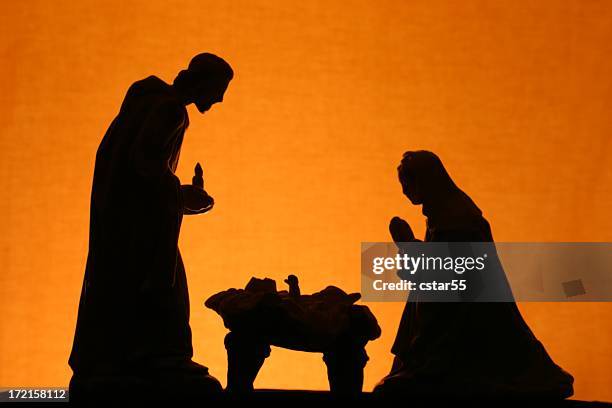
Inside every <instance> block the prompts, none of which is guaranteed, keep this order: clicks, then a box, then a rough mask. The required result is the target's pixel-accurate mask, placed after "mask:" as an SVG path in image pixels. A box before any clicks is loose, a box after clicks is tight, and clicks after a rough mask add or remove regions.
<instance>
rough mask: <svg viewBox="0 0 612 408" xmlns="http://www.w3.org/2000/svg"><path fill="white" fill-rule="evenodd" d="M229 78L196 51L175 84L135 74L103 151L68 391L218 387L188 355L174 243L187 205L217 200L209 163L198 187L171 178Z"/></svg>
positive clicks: (194, 207) (191, 208)
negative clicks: (188, 137) (194, 112)
mask: <svg viewBox="0 0 612 408" xmlns="http://www.w3.org/2000/svg"><path fill="white" fill-rule="evenodd" d="M232 78H233V71H232V69H231V67H230V66H229V65H228V64H227V62H225V61H224V60H223V59H221V58H219V57H217V56H215V55H212V54H207V53H205V54H200V55H197V56H195V57H194V58H193V59H192V60H191V62H190V63H189V67H188V68H187V69H186V70H183V71H181V72H180V73H179V74H178V76H177V77H176V79H175V80H174V83H173V84H172V85H170V84H167V83H165V82H164V81H162V80H161V79H159V78H157V77H155V76H150V77H148V78H146V79H143V80H141V81H138V82H136V83H134V84H133V85H132V86H131V87H130V89H129V90H128V92H127V95H126V96H125V99H124V101H123V104H122V105H121V109H120V111H119V114H118V115H117V117H116V118H115V119H114V120H113V122H112V123H111V125H110V127H109V128H108V130H107V132H106V134H105V136H104V139H103V140H102V143H101V144H100V147H99V148H98V152H97V155H96V165H95V170H94V178H93V187H92V195H91V209H90V235H89V254H88V257H87V266H86V270H85V278H84V281H83V288H82V292H81V300H80V303H79V314H78V319H77V326H76V333H75V337H74V344H73V347H72V353H71V355H70V360H69V364H70V367H71V368H72V370H73V372H74V375H73V378H72V381H71V391H70V392H71V399H76V400H78V399H86V398H98V397H99V396H107V397H112V395H117V394H118V393H119V395H123V396H126V395H129V396H136V397H137V396H139V395H140V396H151V397H154V398H158V397H165V396H168V397H172V398H176V397H182V396H185V397H194V396H200V395H211V394H215V393H218V392H220V391H221V386H220V384H219V382H218V381H217V380H216V379H214V378H213V377H211V376H209V375H208V369H207V368H206V367H204V366H201V365H199V364H197V363H195V362H193V361H192V360H191V358H192V356H193V349H192V344H191V329H190V327H189V294H188V291H187V280H186V276H185V269H184V266H183V262H182V260H181V254H180V252H179V249H178V239H179V231H180V227H181V221H182V217H183V215H184V214H201V213H205V212H207V211H208V210H210V209H211V208H212V206H213V204H214V202H213V199H212V197H210V196H209V195H208V194H207V193H206V191H205V190H204V180H203V177H202V168H201V167H200V165H199V164H198V165H197V166H196V169H195V175H194V178H193V184H191V185H181V182H180V180H179V179H178V178H177V176H176V175H175V171H176V167H177V164H178V160H179V154H180V150H181V144H182V142H183V136H184V133H185V130H186V129H187V126H188V123H189V120H188V115H187V110H186V106H187V105H189V104H191V103H194V104H195V105H196V107H197V109H198V110H199V111H200V112H201V113H204V112H206V111H207V110H209V109H210V108H211V106H212V105H213V104H215V103H218V102H221V101H223V95H224V93H225V91H226V89H227V87H228V84H229V82H230V81H231V79H232Z"/></svg>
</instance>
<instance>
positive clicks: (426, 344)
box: [377, 152, 573, 398]
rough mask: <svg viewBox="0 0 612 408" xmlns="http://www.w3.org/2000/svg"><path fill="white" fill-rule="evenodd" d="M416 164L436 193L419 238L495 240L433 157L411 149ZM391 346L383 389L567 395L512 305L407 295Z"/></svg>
mask: <svg viewBox="0 0 612 408" xmlns="http://www.w3.org/2000/svg"><path fill="white" fill-rule="evenodd" d="M414 166H415V167H416V170H415V171H416V172H417V173H419V174H417V176H418V177H420V179H421V180H422V182H423V183H425V185H424V186H423V190H425V191H426V194H427V195H428V196H431V197H434V198H435V200H432V201H429V202H427V203H425V204H424V205H423V214H424V215H425V216H426V217H427V229H426V236H425V242H493V235H492V233H491V228H490V226H489V223H488V222H487V220H486V219H485V218H484V217H483V216H482V212H481V211H480V209H479V208H478V207H477V206H476V204H475V203H474V202H473V201H472V200H471V199H470V198H469V197H468V196H467V195H466V194H465V193H464V192H463V191H461V190H460V189H459V188H457V187H456V186H455V184H454V183H453V182H452V180H451V179H450V177H449V176H448V174H447V173H446V171H445V170H444V169H443V167H442V164H441V162H439V160H437V158H436V159H435V160H434V159H432V158H431V156H430V154H428V152H416V153H415V164H414ZM504 279H505V277H504ZM508 289H509V288H508ZM409 296H411V297H412V296H418V294H412V293H411V294H410V295H409ZM391 351H392V353H393V354H394V355H395V356H396V357H395V360H394V363H393V367H392V370H391V373H390V374H389V375H388V376H387V377H385V378H384V379H383V381H382V382H381V383H380V384H379V386H377V388H379V389H380V390H381V391H382V390H384V389H388V390H389V391H391V392H402V393H404V392H406V393H412V394H415V395H418V394H427V395H438V396H441V395H453V396H464V397H466V396H483V395H484V396H496V397H500V396H515V397H520V396H537V397H544V398H548V397H549V398H567V397H569V396H571V395H572V394H573V386H572V384H573V377H572V376H571V375H570V374H569V373H567V372H565V371H564V370H563V369H561V368H560V367H559V366H557V365H556V364H555V363H554V362H553V360H552V359H551V358H550V356H549V355H548V353H547V352H546V349H545V348H544V346H543V345H542V343H540V341H538V339H537V338H536V336H535V335H534V334H533V332H532V331H531V330H530V328H529V326H528V325H527V323H526V322H525V320H524V319H523V317H522V316H521V313H520V311H519V309H518V307H517V305H516V303H515V302H497V303H484V302H458V303H434V302H419V301H418V299H412V298H409V301H408V302H407V303H406V306H405V309H404V312H403V314H402V318H401V321H400V325H399V328H398V331H397V335H396V338H395V342H394V344H393V347H392V350H391Z"/></svg>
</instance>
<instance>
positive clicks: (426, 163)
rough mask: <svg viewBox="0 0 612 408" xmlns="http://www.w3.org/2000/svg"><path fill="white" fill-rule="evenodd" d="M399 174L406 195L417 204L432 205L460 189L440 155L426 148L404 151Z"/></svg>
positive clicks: (398, 169) (398, 170)
mask: <svg viewBox="0 0 612 408" xmlns="http://www.w3.org/2000/svg"><path fill="white" fill-rule="evenodd" d="M397 174H398V177H399V181H400V184H401V185H402V191H403V193H404V195H405V196H406V197H408V199H409V200H410V201H411V202H412V203H413V204H415V205H419V204H424V205H431V204H433V203H435V202H437V201H439V200H441V199H444V198H445V197H448V196H449V195H451V194H452V193H456V192H458V191H460V190H459V188H458V187H457V186H456V185H455V183H454V182H453V180H452V179H451V178H450V176H449V175H448V172H447V171H446V169H445V168H444V165H443V164H442V161H440V159H439V158H438V156H436V155H435V154H434V153H432V152H428V151H426V150H418V151H409V152H406V153H404V156H403V157H402V161H401V163H400V165H399V166H398V168H397Z"/></svg>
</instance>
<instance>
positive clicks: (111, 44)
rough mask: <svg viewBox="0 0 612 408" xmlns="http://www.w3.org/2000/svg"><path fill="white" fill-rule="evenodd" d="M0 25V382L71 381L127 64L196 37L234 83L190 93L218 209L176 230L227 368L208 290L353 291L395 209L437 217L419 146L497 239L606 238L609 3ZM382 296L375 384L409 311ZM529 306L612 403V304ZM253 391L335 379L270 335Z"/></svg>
mask: <svg viewBox="0 0 612 408" xmlns="http://www.w3.org/2000/svg"><path fill="white" fill-rule="evenodd" d="M0 38H1V40H0V44H1V47H0V52H1V58H2V64H1V66H0V78H1V80H2V92H1V93H0V132H1V133H0V143H1V145H0V191H1V194H2V200H1V201H0V214H2V224H1V227H0V228H1V234H0V245H1V246H0V316H1V323H0V386H7V387H8V386H61V385H66V384H67V383H68V380H69V378H70V370H69V367H68V365H67V358H68V354H69V351H70V347H71V343H72V336H73V333H74V324H75V318H76V311H77V304H78V296H79V292H80V287H81V282H82V276H83V269H84V265H85V257H86V253H87V234H88V211H89V192H90V187H91V185H90V184H91V177H92V171H93V164H94V156H95V151H96V148H97V146H98V143H99V142H100V140H101V138H102V135H103V133H104V131H105V130H106V127H107V126H108V125H109V123H110V121H111V120H112V118H113V117H114V115H115V114H116V112H117V110H118V108H119V106H120V103H121V101H122V98H123V96H124V94H125V91H126V90H127V88H128V87H129V85H130V84H131V83H132V82H134V81H136V80H138V79H141V78H143V77H145V76H148V75H150V74H156V75H158V76H160V77H161V78H162V79H165V80H166V81H171V80H172V79H173V78H174V75H175V74H176V73H177V72H178V70H179V69H181V68H183V67H185V66H186V64H187V62H188V61H189V59H190V58H191V56H193V55H194V54H196V53H198V52H202V51H210V52H214V53H218V54H219V55H221V56H223V57H225V58H226V59H227V60H228V61H229V62H230V63H231V64H232V65H233V66H234V68H235V71H236V77H235V79H234V81H233V82H232V84H231V86H230V89H229V91H228V93H227V95H226V98H225V102H224V103H223V104H222V105H216V106H215V107H214V108H213V110H212V111H211V112H209V113H207V114H206V115H205V116H200V115H199V114H197V112H196V111H195V109H193V107H190V109H189V112H190V115H191V122H192V124H191V127H190V129H189V130H188V133H187V136H186V140H185V143H184V145H183V153H182V157H181V163H180V168H179V171H178V173H179V176H180V177H181V178H182V179H183V180H184V181H185V182H189V180H190V177H191V170H192V168H193V165H194V164H195V162H196V161H202V163H203V165H204V168H205V175H206V182H207V189H208V190H209V192H210V193H211V194H212V195H214V196H215V198H216V202H217V205H216V207H215V208H214V210H213V211H212V212H211V213H209V214H207V215H203V216H199V217H191V218H186V219H185V221H184V224H183V230H182V236H181V248H182V252H183V257H184V260H185V263H186V266H187V272H188V278H189V284H190V292H191V302H192V320H191V321H192V328H193V333H194V347H195V352H196V355H195V358H196V360H197V361H200V362H201V363H203V364H205V365H207V366H209V367H210V369H211V372H212V374H213V375H216V376H217V377H219V378H221V379H222V380H223V382H224V381H225V370H226V361H225V350H224V347H223V336H224V334H225V329H224V328H223V325H222V323H221V320H220V319H219V318H218V317H217V316H216V315H215V314H214V313H213V312H212V311H210V310H207V309H205V308H204V307H203V306H202V303H203V301H204V299H206V298H207V297H208V296H209V295H211V294H213V293H215V292H217V291H219V290H222V289H225V288H227V287H230V286H234V287H241V286H243V285H244V284H245V283H246V282H247V280H248V278H249V277H250V276H252V275H255V276H259V277H263V276H268V277H271V278H274V279H276V280H277V281H279V282H280V281H281V280H282V278H284V277H285V276H286V275H287V274H289V273H295V274H297V275H298V276H299V277H300V278H301V281H302V287H303V291H305V292H310V291H315V290H319V289H321V288H322V287H324V286H325V285H327V284H335V285H339V286H342V287H343V288H346V289H348V290H354V291H357V290H359V259H360V255H359V251H360V242H361V241H386V240H388V236H387V223H388V220H389V219H390V217H392V216H393V215H396V214H397V215H401V216H403V217H405V218H407V219H408V220H409V221H410V222H411V223H412V225H413V226H414V227H415V230H416V231H417V232H418V233H419V234H422V233H423V218H422V216H421V215H420V212H419V209H418V208H414V207H410V206H409V205H408V203H407V201H406V200H405V199H404V198H403V197H402V195H401V192H400V187H399V185H398V183H397V181H396V175H395V167H396V165H397V163H398V160H399V159H400V157H401V154H402V152H403V151H405V150H407V149H417V148H426V149H429V150H432V151H435V152H437V153H438V154H439V155H440V156H441V157H442V159H443V161H444V162H445V163H446V166H447V168H448V169H449V171H450V173H451V174H452V175H453V176H454V178H455V180H456V181H457V183H458V184H459V185H460V186H462V187H463V188H464V190H465V191H466V192H468V193H469V194H470V195H471V196H472V197H473V198H474V200H475V201H476V202H477V203H478V204H479V206H480V207H481V208H482V209H483V211H484V212H485V216H486V217H487V218H488V219H489V220H490V221H491V223H492V226H493V230H494V233H495V237H496V239H497V240H498V241H612V218H610V210H611V209H612V188H611V186H612V169H611V167H610V165H609V162H608V160H609V159H610V154H611V153H612V148H611V146H610V140H611V137H610V131H611V122H610V112H611V108H612V105H611V102H612V93H611V89H612V76H611V75H610V72H612V52H611V51H612V41H611V39H612V4H611V3H609V2H606V1H580V0H577V1H557V0H554V1H537V2H531V1H495V2H491V1H467V2H455V1H452V0H449V1H423V2H405V1H384V0H379V1H375V2H372V1H342V2H340V1H338V2H330V1H323V0H321V1H313V0H311V1H306V2H297V1H296V2H287V1H282V0H278V1H259V2H254V1H216V2H209V1H202V0H184V1H181V2H176V3H175V4H170V3H169V2H166V1H161V0H159V1H153V0H146V1H138V2H130V1H125V0H121V1H104V2H103V1H99V2H90V1H79V2H75V1H66V0H61V1H60V0H55V1H50V0H49V1H27V2H26V1H23V2H5V3H4V4H3V12H2V16H1V17H0ZM370 307H371V308H372V309H373V311H374V312H375V313H376V315H377V316H378V318H379V321H380V324H381V326H382V328H383V337H382V339H380V340H378V341H376V342H374V343H371V344H370V345H369V346H368V353H369V354H370V357H371V361H370V363H369V365H368V367H367V369H366V389H371V388H372V387H373V385H374V384H375V383H376V382H377V381H378V380H379V379H380V378H381V377H382V376H383V375H384V374H386V372H387V371H388V369H389V367H390V363H391V355H390V352H389V349H390V344H391V342H392V340H393V338H394V335H395V330H396V327H397V324H398V320H399V315H400V311H401V309H402V307H403V305H402V304H399V303H394V304H382V303H380V304H370ZM520 307H521V309H522V311H523V312H524V315H525V318H526V319H527V321H528V323H529V324H530V325H531V327H532V328H533V330H534V331H535V333H536V334H537V335H538V337H539V338H540V339H541V340H542V341H543V342H544V344H545V345H546V347H547V348H548V350H549V352H550V354H551V355H552V356H553V358H554V359H555V361H556V362H557V363H558V364H560V365H561V366H563V367H564V368H565V369H567V370H568V371H570V372H571V373H572V374H574V376H575V377H576V384H575V385H576V397H578V398H582V399H607V400H612V387H610V384H612V370H611V367H612V317H611V316H612V315H611V312H612V304H602V303H589V304H586V303H585V304H538V303H530V304H521V305H520ZM501 352H503V350H502V351H501ZM256 385H257V386H258V387H268V388H272V387H274V388H312V389H324V388H326V387H327V384H326V377H325V368H324V365H323V363H322V361H321V358H320V356H319V355H306V354H300V353H296V352H290V351H284V350H278V349H274V350H273V352H272V356H271V358H270V359H269V360H268V362H267V363H266V365H265V366H264V368H263V370H262V372H261V374H260V376H259V378H258V380H257V383H256Z"/></svg>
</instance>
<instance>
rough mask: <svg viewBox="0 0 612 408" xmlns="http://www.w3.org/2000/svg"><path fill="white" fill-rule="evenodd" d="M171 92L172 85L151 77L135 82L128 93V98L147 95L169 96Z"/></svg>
mask: <svg viewBox="0 0 612 408" xmlns="http://www.w3.org/2000/svg"><path fill="white" fill-rule="evenodd" d="M169 91H170V85H168V84H167V83H165V82H164V81H162V80H161V79H159V78H158V77H156V76H155V75H150V76H148V77H146V78H144V79H141V80H139V81H136V82H134V83H133V84H132V85H131V86H130V87H129V89H128V91H127V96H139V95H146V94H151V95H152V94H159V95H160V96H161V95H163V94H167V93H169Z"/></svg>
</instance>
